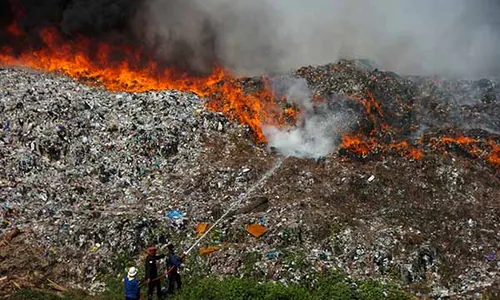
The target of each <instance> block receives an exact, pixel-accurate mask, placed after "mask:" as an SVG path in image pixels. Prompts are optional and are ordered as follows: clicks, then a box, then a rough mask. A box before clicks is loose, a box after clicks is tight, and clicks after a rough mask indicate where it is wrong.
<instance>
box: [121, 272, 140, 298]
mask: <svg viewBox="0 0 500 300" xmlns="http://www.w3.org/2000/svg"><path fill="white" fill-rule="evenodd" d="M135 275H137V269H136V268H134V267H132V268H130V269H129V270H128V273H127V276H125V300H139V299H141V287H140V285H139V280H137V279H136V278H135Z"/></svg>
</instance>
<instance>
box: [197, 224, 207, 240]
mask: <svg viewBox="0 0 500 300" xmlns="http://www.w3.org/2000/svg"><path fill="white" fill-rule="evenodd" d="M207 229H208V223H198V224H197V225H196V233H197V235H198V237H200V236H202V235H203V234H204V233H205V231H207Z"/></svg>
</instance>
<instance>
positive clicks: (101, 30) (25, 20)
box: [0, 0, 218, 74]
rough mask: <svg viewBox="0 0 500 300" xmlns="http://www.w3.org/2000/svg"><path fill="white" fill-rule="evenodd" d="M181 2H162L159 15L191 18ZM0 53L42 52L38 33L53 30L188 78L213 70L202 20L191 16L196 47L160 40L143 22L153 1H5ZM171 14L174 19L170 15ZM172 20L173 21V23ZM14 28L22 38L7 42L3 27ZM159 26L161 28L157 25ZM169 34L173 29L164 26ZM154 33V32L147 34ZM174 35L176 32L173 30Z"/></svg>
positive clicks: (180, 38)
mask: <svg viewBox="0 0 500 300" xmlns="http://www.w3.org/2000/svg"><path fill="white" fill-rule="evenodd" d="M189 2H191V1H190V0H187V1H178V0H168V1H163V2H162V8H161V9H162V14H165V16H164V17H168V16H167V13H168V12H170V13H172V16H174V15H177V16H179V17H180V16H182V17H183V18H185V17H186V16H187V15H188V14H189V13H192V11H193V10H192V8H190V7H188V5H187V4H188V3H189ZM0 3H1V4H0V5H1V6H0V18H1V23H0V24H1V26H2V28H3V30H1V29H0V47H2V46H10V47H14V49H15V50H16V51H18V52H21V51H22V50H25V49H26V48H37V47H43V46H44V45H43V43H42V41H41V39H40V34H39V33H40V30H42V29H46V28H57V30H58V31H59V32H60V33H61V36H62V37H63V38H64V39H66V40H67V41H74V40H76V39H79V38H81V37H82V36H84V37H88V38H91V39H90V40H91V41H93V42H95V43H96V44H97V43H101V42H106V43H111V44H113V45H116V44H118V43H120V44H125V45H129V46H132V47H134V48H140V49H146V50H147V51H146V52H147V54H148V55H154V56H155V59H156V61H157V62H159V63H160V64H163V65H168V66H174V67H176V68H177V69H180V70H183V71H187V72H191V73H196V74H200V73H206V72H209V71H210V70H211V68H212V67H213V66H214V65H216V64H217V60H218V59H217V56H216V54H215V38H216V35H215V31H214V30H213V26H212V24H211V23H210V21H209V18H208V16H207V15H206V14H205V15H204V14H203V13H202V12H201V11H198V12H197V15H196V18H197V22H200V20H201V21H202V23H203V25H204V27H203V31H202V33H201V34H202V35H201V36H200V35H199V36H197V38H198V39H200V40H197V43H196V45H195V44H193V43H192V41H191V40H190V39H191V37H190V36H189V35H188V34H186V35H182V34H176V35H170V36H168V38H167V37H166V36H165V35H164V34H161V32H162V30H164V29H160V28H158V26H160V24H153V23H151V22H149V20H150V18H151V13H152V10H154V9H153V7H152V5H154V7H156V8H157V7H158V4H157V3H158V1H148V0H44V1H40V0H11V1H5V0H3V1H2V2H0ZM173 12H175V14H173ZM179 17H178V18H179ZM13 22H16V23H17V24H18V25H19V26H20V28H21V30H22V31H23V32H24V33H25V34H26V35H25V36H23V38H22V39H19V38H18V37H13V36H12V34H10V33H8V32H7V30H6V27H7V26H8V25H9V24H12V23H13ZM162 25H163V24H162ZM170 25H171V29H174V28H175V27H176V24H170ZM151 27H155V28H151ZM178 31H180V30H178Z"/></svg>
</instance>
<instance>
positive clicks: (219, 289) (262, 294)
mask: <svg viewBox="0 0 500 300" xmlns="http://www.w3.org/2000/svg"><path fill="white" fill-rule="evenodd" d="M162 284H163V285H164V284H165V283H164V282H163V283H162ZM106 286H107V290H106V292H105V293H103V294H102V295H100V296H98V297H75V295H73V296H71V294H68V295H67V296H66V297H58V296H57V295H55V294H51V293H43V292H38V291H33V290H22V291H19V292H18V293H17V294H16V295H14V297H13V298H12V299H40V300H41V299H43V300H46V299H59V300H60V299H109V300H114V299H123V282H121V280H119V279H117V278H108V280H107V282H106ZM183 286H184V289H183V290H182V292H181V293H178V294H176V295H174V296H173V297H169V298H168V299H175V300H198V299H204V300H219V299H224V300H328V299H342V300H343V299H357V300H358V299H370V300H372V299H373V300H377V299H398V300H399V299H403V300H404V299H411V297H410V296H409V295H408V294H406V293H405V292H403V291H401V290H399V289H398V288H397V287H396V286H393V285H385V284H382V283H379V282H376V281H371V280H370V281H364V282H356V281H354V280H351V279H349V278H347V277H346V276H345V275H344V274H342V273H338V272H332V273H328V274H323V275H319V276H318V278H317V281H316V283H315V285H314V287H313V288H311V287H310V286H309V285H308V284H307V283H302V284H290V285H283V284H281V283H279V282H264V283H259V282H258V281H256V280H255V279H252V278H236V277H226V278H224V279H217V278H213V277H210V278H186V280H185V283H184V285H183ZM146 291H147V287H143V288H142V295H143V298H146Z"/></svg>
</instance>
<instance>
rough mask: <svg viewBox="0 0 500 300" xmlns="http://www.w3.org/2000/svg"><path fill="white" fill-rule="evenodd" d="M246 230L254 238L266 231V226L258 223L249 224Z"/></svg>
mask: <svg viewBox="0 0 500 300" xmlns="http://www.w3.org/2000/svg"><path fill="white" fill-rule="evenodd" d="M247 231H248V233H250V234H251V235H253V236H254V237H256V238H259V237H261V236H262V235H263V234H264V233H266V232H267V229H266V227H264V226H262V225H260V224H251V225H248V226H247Z"/></svg>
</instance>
